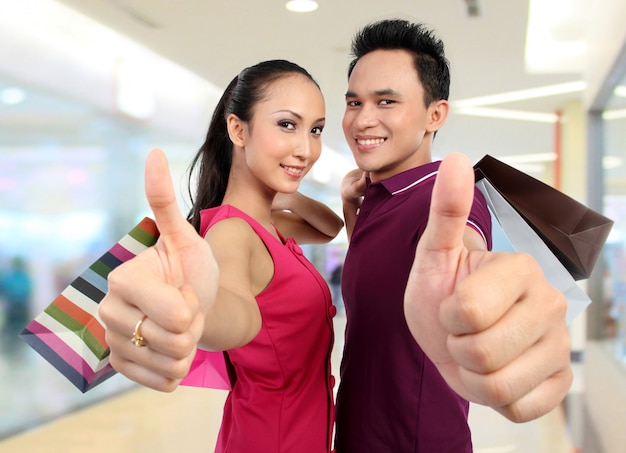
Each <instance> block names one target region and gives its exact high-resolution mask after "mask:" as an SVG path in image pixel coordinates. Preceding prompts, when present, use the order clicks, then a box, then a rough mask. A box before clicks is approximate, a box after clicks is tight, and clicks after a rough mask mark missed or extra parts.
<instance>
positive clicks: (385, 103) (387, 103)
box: [379, 99, 394, 105]
mask: <svg viewBox="0 0 626 453" xmlns="http://www.w3.org/2000/svg"><path fill="white" fill-rule="evenodd" d="M393 103H394V101H392V100H391V99H383V100H382V101H380V102H379V104H381V105H391V104H393Z"/></svg>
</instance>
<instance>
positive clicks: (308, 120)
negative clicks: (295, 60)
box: [244, 74, 325, 193]
mask: <svg viewBox="0 0 626 453" xmlns="http://www.w3.org/2000/svg"><path fill="white" fill-rule="evenodd" d="M324 124H325V106H324V97H323V96H322V93H321V92H320V90H319V88H318V87H317V85H315V83H313V82H312V81H311V80H310V79H308V78H307V77H305V76H303V75H300V74H289V75H287V76H285V77H282V78H280V79H278V80H276V81H275V82H273V83H272V84H271V85H270V86H269V87H268V88H267V92H266V96H265V98H264V99H263V100H261V101H260V102H259V103H257V104H256V106H255V107H254V110H253V115H252V119H251V120H250V122H249V123H248V124H247V128H246V142H245V147H244V149H245V155H246V163H247V165H248V168H249V169H250V171H251V172H252V173H253V174H254V175H255V176H256V177H257V178H258V179H260V180H261V181H263V183H264V184H265V185H267V186H268V187H270V188H271V189H273V190H274V191H276V192H284V193H291V192H295V191H296V190H298V186H299V185H300V181H302V178H303V177H304V175H306V174H307V172H308V171H309V170H310V169H311V167H312V166H313V164H314V163H315V162H316V161H317V159H318V158H319V157H320V154H321V152H322V140H321V133H322V129H323V128H324Z"/></svg>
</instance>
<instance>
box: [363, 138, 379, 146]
mask: <svg viewBox="0 0 626 453" xmlns="http://www.w3.org/2000/svg"><path fill="white" fill-rule="evenodd" d="M384 141H385V139H384V138H368V139H365V140H357V143H358V144H359V145H364V146H369V145H379V144H381V143H382V142H384Z"/></svg>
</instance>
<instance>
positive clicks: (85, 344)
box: [19, 217, 159, 392]
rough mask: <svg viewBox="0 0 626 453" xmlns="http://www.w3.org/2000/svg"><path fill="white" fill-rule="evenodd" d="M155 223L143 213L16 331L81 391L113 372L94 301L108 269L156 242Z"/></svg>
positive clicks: (101, 295) (100, 296) (98, 298)
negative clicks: (111, 244)
mask: <svg viewBox="0 0 626 453" xmlns="http://www.w3.org/2000/svg"><path fill="white" fill-rule="evenodd" d="M158 237H159V232H158V230H157V227H156V224H155V222H154V221H153V220H152V219H150V218H148V217H146V218H144V219H143V220H142V221H141V222H139V223H138V224H137V225H136V226H135V227H134V228H133V229H132V230H131V231H130V232H129V233H128V234H126V235H125V236H124V237H123V238H122V239H121V240H120V241H119V242H118V243H117V244H115V245H114V246H113V247H111V249H109V250H108V251H107V252H106V253H105V254H104V255H102V256H101V257H100V258H99V259H98V260H97V261H96V262H94V263H93V264H92V265H91V266H89V268H88V269H87V270H85V272H83V273H82V274H81V275H80V276H78V277H77V278H76V279H74V280H73V281H72V282H71V283H70V284H69V285H68V286H67V287H66V288H65V289H64V290H63V292H62V293H61V294H59V295H58V296H57V297H56V298H55V299H54V301H53V302H52V303H51V304H50V305H48V307H47V308H46V309H45V310H44V311H42V312H41V313H40V314H39V315H38V316H37V317H36V318H35V319H33V320H32V321H31V322H30V323H29V324H28V325H27V326H26V327H25V328H24V330H23V331H22V332H21V333H20V335H19V336H20V338H21V339H23V340H24V341H25V342H26V343H28V344H29V345H30V346H31V347H32V348H33V349H34V350H35V351H37V353H39V354H40V355H41V356H42V357H43V358H44V359H46V360H47V361H48V362H50V364H52V366H54V367H55V368H56V369H57V370H58V371H59V372H61V373H62V374H63V375H64V376H65V377H66V378H67V379H68V380H69V381H70V382H71V383H72V384H74V385H75V386H76V387H77V388H78V389H79V390H81V391H82V392H86V391H87V390H89V389H91V388H93V387H95V386H96V385H98V384H100V383H102V382H103V381H105V380H106V379H108V378H110V377H111V376H113V375H114V374H115V370H114V369H113V368H112V367H111V365H110V364H109V348H108V346H107V344H106V342H105V340H104V331H105V329H104V325H103V324H102V321H101V320H100V318H99V317H98V304H99V303H100V301H101V300H102V299H103V298H104V296H105V294H106V292H107V290H108V284H107V276H108V275H109V272H111V271H112V270H113V269H115V268H116V267H117V266H119V265H120V264H122V263H123V262H125V261H128V260H129V259H131V258H133V257H134V256H135V255H137V254H139V253H140V252H142V251H143V250H146V249H147V248H148V247H150V246H152V245H154V244H155V243H156V241H157V238H158Z"/></svg>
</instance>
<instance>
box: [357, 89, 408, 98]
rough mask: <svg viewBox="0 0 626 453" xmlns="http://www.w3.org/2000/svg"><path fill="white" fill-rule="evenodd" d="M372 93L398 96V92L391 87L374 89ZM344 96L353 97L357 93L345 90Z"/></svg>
mask: <svg viewBox="0 0 626 453" xmlns="http://www.w3.org/2000/svg"><path fill="white" fill-rule="evenodd" d="M373 94H374V95H375V96H400V92H398V91H396V90H394V89H392V88H385V89H382V90H374V91H373ZM346 97H347V98H354V97H357V94H356V93H355V92H353V91H347V92H346Z"/></svg>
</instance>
